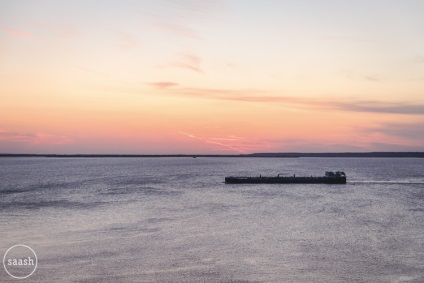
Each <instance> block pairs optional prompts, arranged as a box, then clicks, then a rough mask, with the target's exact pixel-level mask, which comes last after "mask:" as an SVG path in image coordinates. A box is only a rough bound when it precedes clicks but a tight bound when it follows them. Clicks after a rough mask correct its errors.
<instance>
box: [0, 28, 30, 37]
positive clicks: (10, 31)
mask: <svg viewBox="0 0 424 283" xmlns="http://www.w3.org/2000/svg"><path fill="white" fill-rule="evenodd" d="M1 30H3V31H4V32H6V33H8V34H12V35H17V36H20V37H25V38H31V37H34V35H32V34H30V33H28V32H25V31H21V30H15V29H11V28H6V27H4V28H1Z"/></svg>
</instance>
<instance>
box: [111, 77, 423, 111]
mask: <svg viewBox="0 0 424 283" xmlns="http://www.w3.org/2000/svg"><path fill="white" fill-rule="evenodd" d="M152 85H153V86H155V87H156V88H157V89H158V91H160V92H159V93H162V94H163V95H172V96H186V97H193V98H199V99H212V100H222V101H240V102H246V103H249V102H250V103H263V104H267V103H268V104H273V105H281V106H284V107H291V108H296V109H308V110H326V111H328V110H334V111H349V112H361V113H383V114H384V113H386V114H402V115H424V104H422V103H421V104H420V103H413V102H409V101H399V102H383V101H376V100H355V99H348V98H340V99H337V98H334V97H332V98H331V97H323V98H307V97H300V96H286V95H275V94H273V93H272V92H269V91H267V90H261V89H213V88H190V87H184V86H182V85H180V84H178V83H176V82H162V83H161V82H159V83H152ZM171 86H172V88H171ZM114 90H115V89H114ZM116 91H120V92H127V93H133V94H138V93H140V94H141V93H144V91H143V90H142V89H139V88H129V87H122V88H119V89H116Z"/></svg>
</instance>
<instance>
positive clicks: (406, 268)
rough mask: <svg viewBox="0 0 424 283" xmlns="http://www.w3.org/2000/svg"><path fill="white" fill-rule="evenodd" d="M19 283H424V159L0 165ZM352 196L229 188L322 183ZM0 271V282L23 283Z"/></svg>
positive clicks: (0, 240) (3, 246)
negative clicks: (33, 264) (254, 179)
mask: <svg viewBox="0 0 424 283" xmlns="http://www.w3.org/2000/svg"><path fill="white" fill-rule="evenodd" d="M0 168H1V170H0V205H1V206H0V223H1V227H0V252H1V257H2V258H3V255H4V253H5V252H6V250H7V249H8V248H9V247H11V246H13V245H15V244H26V245H29V246H30V247H32V248H33V249H34V250H35V252H36V253H37V256H38V260H39V262H38V268H37V270H36V272H35V273H34V274H33V275H32V276H31V277H30V278H29V279H26V280H24V281H22V282H424V221H423V220H424V159H390V158H388V159H373V158H362V159H360V158H290V159H283V158H281V159H279V158H196V159H193V158H133V159H131V158H69V159H65V158H63V159H60V158H58V159H55V158H0ZM325 170H343V171H345V172H346V174H347V177H348V184H346V185H324V184H322V185H320V184H319V185H288V184H286V185H282V184H280V185H278V184H276V185H254V184H253V185H252V184H250V185H225V184H224V183H223V180H224V177H225V176H226V175H259V174H262V175H276V174H278V173H286V174H288V175H292V174H296V175H299V176H300V175H311V174H313V175H323V174H324V171H325ZM16 281H18V280H16V279H13V278H11V277H9V275H7V274H6V272H5V270H4V269H3V267H1V270H0V282H16Z"/></svg>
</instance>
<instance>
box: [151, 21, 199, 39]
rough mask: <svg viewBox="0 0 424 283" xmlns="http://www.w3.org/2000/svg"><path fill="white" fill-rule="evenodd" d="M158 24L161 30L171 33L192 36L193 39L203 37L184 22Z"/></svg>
mask: <svg viewBox="0 0 424 283" xmlns="http://www.w3.org/2000/svg"><path fill="white" fill-rule="evenodd" d="M156 26H157V27H158V28H159V29H160V30H162V31H164V32H166V33H169V34H173V35H177V36H181V37H186V38H192V39H201V36H200V35H199V34H198V33H197V31H196V30H194V29H192V28H190V27H188V26H185V25H182V24H176V23H159V24H157V25H156Z"/></svg>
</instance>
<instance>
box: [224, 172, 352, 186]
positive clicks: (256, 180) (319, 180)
mask: <svg viewBox="0 0 424 283" xmlns="http://www.w3.org/2000/svg"><path fill="white" fill-rule="evenodd" d="M225 183H227V184H346V174H345V173H344V172H341V171H337V172H331V171H327V172H325V175H324V176H322V177H313V176H311V177H296V175H293V176H280V174H278V175H277V176H262V175H260V176H259V177H234V176H230V177H225Z"/></svg>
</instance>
